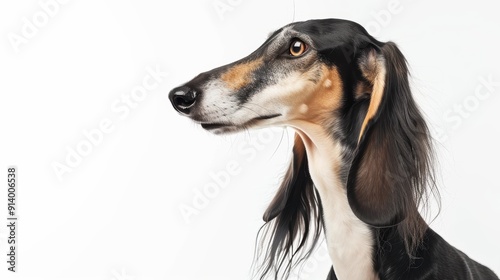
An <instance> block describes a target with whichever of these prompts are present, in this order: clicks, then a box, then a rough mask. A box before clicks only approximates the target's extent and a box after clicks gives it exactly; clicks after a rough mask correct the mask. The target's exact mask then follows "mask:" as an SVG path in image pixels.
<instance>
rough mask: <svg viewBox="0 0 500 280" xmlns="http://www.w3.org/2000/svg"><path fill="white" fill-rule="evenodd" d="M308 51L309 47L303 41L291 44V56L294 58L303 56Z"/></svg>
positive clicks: (295, 41)
mask: <svg viewBox="0 0 500 280" xmlns="http://www.w3.org/2000/svg"><path fill="white" fill-rule="evenodd" d="M306 49H307V46H306V44H305V43H304V42H302V41H301V40H298V39H295V40H293V41H292V43H291V44H290V55H291V56H294V57H298V56H301V55H302V54H303V53H304V52H305V51H306Z"/></svg>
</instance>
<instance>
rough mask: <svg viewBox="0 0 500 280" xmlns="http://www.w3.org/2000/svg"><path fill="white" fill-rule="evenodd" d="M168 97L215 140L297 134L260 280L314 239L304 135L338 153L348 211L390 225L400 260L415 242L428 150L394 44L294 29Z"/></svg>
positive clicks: (355, 33) (301, 26) (329, 24)
mask: <svg viewBox="0 0 500 280" xmlns="http://www.w3.org/2000/svg"><path fill="white" fill-rule="evenodd" d="M169 97H170V100H171V102H172V104H173V106H174V108H175V109H176V110H177V111H178V112H180V113H181V114H183V115H186V116H188V117H190V118H191V119H192V120H194V121H195V122H198V123H200V124H201V125H202V127H203V128H204V129H206V130H209V131H211V132H214V133H217V134H220V133H228V132H235V131H239V130H241V129H246V128H251V127H265V126H273V125H281V126H291V127H293V128H295V129H296V130H297V131H298V132H300V131H302V132H304V131H306V133H302V134H301V137H296V140H295V146H294V149H293V153H294V157H293V160H292V162H291V164H290V167H289V169H288V171H287V173H286V175H285V179H284V180H283V182H282V184H281V187H280V190H279V192H278V194H277V195H276V197H275V198H274V200H273V201H272V202H271V205H270V206H269V208H268V209H267V211H266V213H265V214H264V220H265V221H266V222H272V223H273V226H271V227H272V228H271V230H270V232H271V233H270V235H271V236H272V241H271V242H270V243H269V247H268V254H267V257H266V261H267V266H266V267H265V269H264V274H266V273H268V272H269V271H270V270H271V269H272V268H273V267H274V268H276V267H278V270H279V267H281V264H283V262H289V266H287V267H290V264H291V263H292V259H293V256H294V255H295V253H297V251H299V250H300V249H301V248H302V247H303V246H304V244H305V240H306V239H307V236H308V234H309V235H313V240H317V238H318V235H319V231H320V230H321V225H322V208H321V204H320V202H319V199H318V195H317V193H316V191H315V189H314V186H313V183H312V179H311V175H310V174H309V169H308V156H310V155H309V154H308V155H307V156H306V152H305V146H306V145H305V144H307V143H306V142H307V139H304V137H303V134H306V136H305V137H306V138H307V130H309V131H310V130H311V128H320V130H321V131H323V132H324V134H323V138H324V139H326V141H331V142H336V143H340V146H341V147H342V149H339V150H341V152H338V151H337V153H341V154H340V155H336V156H338V158H341V160H340V161H341V162H340V163H339V166H337V167H338V168H337V170H336V172H337V173H338V174H337V175H338V177H339V178H340V181H341V182H342V184H343V187H345V189H346V195H347V198H348V201H349V205H350V206H351V209H352V211H353V213H354V214H355V215H356V216H357V217H358V218H359V219H360V220H362V221H363V222H365V223H367V224H369V225H372V226H375V227H392V226H397V227H398V230H399V231H400V232H401V234H402V236H403V237H404V240H405V243H406V245H407V247H408V252H411V251H412V250H413V249H414V248H415V247H416V246H417V245H418V244H419V242H420V238H421V237H422V234H423V231H424V230H425V226H422V224H421V218H420V216H419V214H418V210H417V209H418V206H419V203H420V202H421V200H422V199H425V194H426V186H427V183H428V180H429V179H430V180H431V181H432V170H431V153H430V151H431V145H430V137H429V133H428V129H427V126H426V124H425V122H424V120H423V118H422V115H421V113H420V111H419V109H418V107H417V106H416V104H415V101H414V99H413V97H412V94H411V91H410V86H409V82H408V69H407V65H406V60H405V58H404V56H403V55H402V53H401V52H400V51H399V49H398V48H397V47H396V45H395V44H394V43H391V42H387V43H383V42H379V41H377V40H376V39H374V38H373V37H372V36H370V35H369V34H368V33H367V32H366V30H365V29H364V28H363V27H362V26H360V25H359V24H356V23H354V22H351V21H346V20H338V19H327V20H311V21H305V22H298V23H293V24H290V25H287V26H285V27H283V28H281V29H279V30H277V31H276V32H274V33H273V34H272V35H271V36H270V37H269V38H268V39H267V40H266V41H265V42H264V44H263V45H262V46H260V47H259V48H258V49H257V50H256V51H254V52H253V53H251V54H250V55H249V56H247V57H245V58H243V59H241V60H239V61H236V62H234V63H231V64H228V65H226V66H222V67H219V68H216V69H213V70H211V71H208V72H205V73H202V74H200V75H198V76H197V77H195V78H194V79H193V80H191V81H189V82H187V83H186V84H184V85H183V86H180V87H178V88H175V89H173V90H172V91H171V92H170V95H169ZM307 152H308V153H309V150H308V151H307ZM326 152H332V153H334V152H335V151H326ZM332 184H334V183H333V182H332ZM311 224H315V225H316V227H315V228H316V231H309V226H310V225H311ZM318 228H319V230H318ZM294 242H298V244H300V245H299V246H298V247H297V246H295V247H294V244H296V243H294ZM309 252H310V251H309ZM307 254H308V253H306V255H307Z"/></svg>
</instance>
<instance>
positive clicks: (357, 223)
mask: <svg viewBox="0 0 500 280" xmlns="http://www.w3.org/2000/svg"><path fill="white" fill-rule="evenodd" d="M293 127H294V128H295V130H296V131H297V134H298V135H299V136H300V137H301V139H302V141H303V142H304V145H305V147H306V152H307V160H308V162H309V172H310V174H311V178H312V180H313V183H314V185H315V187H316V189H317V190H318V193H319V196H320V199H321V203H322V208H323V212H324V217H323V219H324V225H325V235H326V242H327V246H328V252H329V255H330V258H331V260H332V264H333V269H334V271H335V274H336V276H337V278H338V279H339V280H343V279H369V280H372V279H378V277H377V276H376V274H375V271H374V266H373V247H374V237H373V234H372V232H371V230H370V229H369V227H368V225H366V224H365V223H363V222H362V221H361V220H359V219H358V218H357V217H356V216H355V215H354V213H353V212H352V210H351V208H350V206H349V203H348V201H347V194H346V189H345V183H344V182H342V180H341V178H340V176H339V174H340V171H341V163H342V159H341V155H342V147H341V144H340V143H337V142H336V141H334V140H333V139H332V137H331V136H330V135H328V134H327V133H326V132H325V130H324V129H323V128H322V127H321V126H319V125H313V124H311V123H305V122H304V123H302V122H297V123H294V125H293Z"/></svg>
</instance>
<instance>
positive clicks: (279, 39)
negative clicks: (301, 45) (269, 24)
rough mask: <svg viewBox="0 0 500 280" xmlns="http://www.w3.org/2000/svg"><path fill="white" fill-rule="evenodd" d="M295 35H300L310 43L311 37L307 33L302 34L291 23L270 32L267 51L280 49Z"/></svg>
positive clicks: (271, 51) (272, 51)
mask: <svg viewBox="0 0 500 280" xmlns="http://www.w3.org/2000/svg"><path fill="white" fill-rule="evenodd" d="M295 37H300V39H302V40H305V41H307V43H310V38H309V36H307V34H302V33H301V32H299V31H297V30H295V29H294V25H293V24H289V25H287V26H284V27H282V28H280V29H278V30H276V31H274V32H271V33H270V34H269V36H268V39H267V41H266V43H265V45H267V46H268V47H267V52H266V53H274V52H275V51H278V49H280V48H282V46H283V45H285V44H287V43H288V42H289V41H290V39H291V38H295Z"/></svg>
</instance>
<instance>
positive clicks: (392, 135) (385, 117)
mask: <svg viewBox="0 0 500 280" xmlns="http://www.w3.org/2000/svg"><path fill="white" fill-rule="evenodd" d="M358 65H359V68H360V70H361V72H362V73H363V75H364V77H365V78H366V80H368V81H369V82H370V83H371V86H372V92H371V93H370V102H369V105H368V110H367V112H366V115H365V118H364V120H363V122H362V126H361V129H360V132H359V137H358V145H357V148H356V153H355V156H354V159H353V161H352V165H351V168H350V171H349V174H348V178H347V195H348V200H349V204H350V206H351V208H352V210H353V212H354V213H355V214H356V216H357V217H358V218H359V219H361V220H362V221H364V222H365V223H367V224H370V225H373V226H391V225H396V224H398V223H400V222H401V221H403V220H404V219H415V220H416V219H418V217H419V216H418V210H417V209H418V205H419V203H420V200H421V199H422V197H423V195H424V194H425V192H426V185H427V180H428V178H429V176H428V175H429V173H430V172H431V166H430V165H431V153H430V152H431V143H430V138H429V132H428V129H427V126H426V124H425V122H424V119H423V117H422V115H421V113H420V111H419V109H418V108H417V106H416V104H415V101H414V99H413V97H412V94H411V91H410V86H409V83H408V68H407V64H406V60H405V58H404V56H403V54H402V53H401V52H400V51H399V49H398V48H397V47H396V45H395V44H394V43H392V42H388V43H385V44H383V45H382V46H381V47H380V48H377V50H375V49H372V50H370V51H368V52H367V53H366V54H365V55H363V56H361V58H360V60H359V64H358ZM412 230H413V229H409V231H412Z"/></svg>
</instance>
